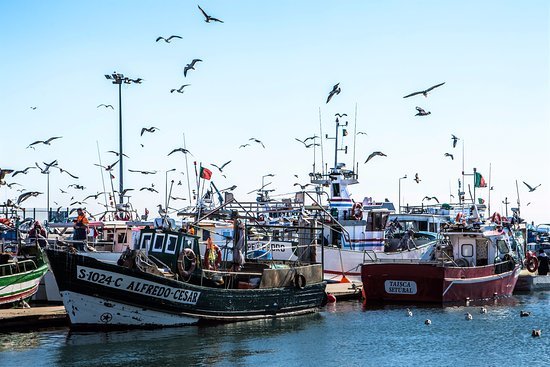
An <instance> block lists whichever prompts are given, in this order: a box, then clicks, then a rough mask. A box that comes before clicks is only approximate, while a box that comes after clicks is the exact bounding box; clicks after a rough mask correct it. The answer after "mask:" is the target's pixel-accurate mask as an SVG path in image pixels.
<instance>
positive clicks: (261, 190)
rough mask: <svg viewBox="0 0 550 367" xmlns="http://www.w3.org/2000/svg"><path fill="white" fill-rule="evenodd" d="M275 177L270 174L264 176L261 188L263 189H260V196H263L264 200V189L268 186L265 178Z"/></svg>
mask: <svg viewBox="0 0 550 367" xmlns="http://www.w3.org/2000/svg"><path fill="white" fill-rule="evenodd" d="M274 176H275V175H274V174H273V173H268V174H267V175H263V176H262V187H261V189H260V195H261V198H262V200H263V199H264V194H263V189H264V187H265V186H267V185H264V178H266V177H274Z"/></svg>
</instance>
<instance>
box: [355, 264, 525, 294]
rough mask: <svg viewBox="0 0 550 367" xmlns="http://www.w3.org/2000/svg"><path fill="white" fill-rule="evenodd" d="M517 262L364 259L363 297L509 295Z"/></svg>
mask: <svg viewBox="0 0 550 367" xmlns="http://www.w3.org/2000/svg"><path fill="white" fill-rule="evenodd" d="M519 272H520V268H519V265H517V264H516V265H512V264H511V263H502V264H498V265H488V266H478V267H448V266H442V265H441V264H433V263H365V264H363V265H362V267H361V278H362V281H363V290H364V294H365V298H366V301H367V302H368V301H400V302H434V303H444V302H463V301H465V300H467V299H469V300H478V299H486V298H491V297H495V296H496V297H500V296H509V295H511V294H512V292H513V290H514V287H515V286H516V282H517V280H518V276H519Z"/></svg>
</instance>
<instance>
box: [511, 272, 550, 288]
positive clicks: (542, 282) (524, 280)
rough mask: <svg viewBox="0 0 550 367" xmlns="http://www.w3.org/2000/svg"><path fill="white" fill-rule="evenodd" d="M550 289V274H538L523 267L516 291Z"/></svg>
mask: <svg viewBox="0 0 550 367" xmlns="http://www.w3.org/2000/svg"><path fill="white" fill-rule="evenodd" d="M539 291H550V275H538V274H536V273H530V272H529V271H527V270H526V269H523V270H522V271H521V273H520V274H519V278H518V282H517V283H516V288H514V292H539Z"/></svg>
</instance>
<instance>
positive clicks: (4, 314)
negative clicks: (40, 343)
mask: <svg viewBox="0 0 550 367" xmlns="http://www.w3.org/2000/svg"><path fill="white" fill-rule="evenodd" d="M68 325H69V318H68V316H67V312H65V307H63V306H45V307H41V306H35V307H31V308H9V309H3V310H0V332H7V331H14V330H17V331H25V330H36V329H38V328H49V327H59V326H68Z"/></svg>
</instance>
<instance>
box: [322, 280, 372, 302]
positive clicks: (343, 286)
mask: <svg viewBox="0 0 550 367" xmlns="http://www.w3.org/2000/svg"><path fill="white" fill-rule="evenodd" d="M362 289H363V284H362V283H328V284H327V288H326V292H327V293H330V294H332V295H333V296H334V297H336V300H338V301H341V300H346V299H360V298H361V295H362V292H361V290H362Z"/></svg>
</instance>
